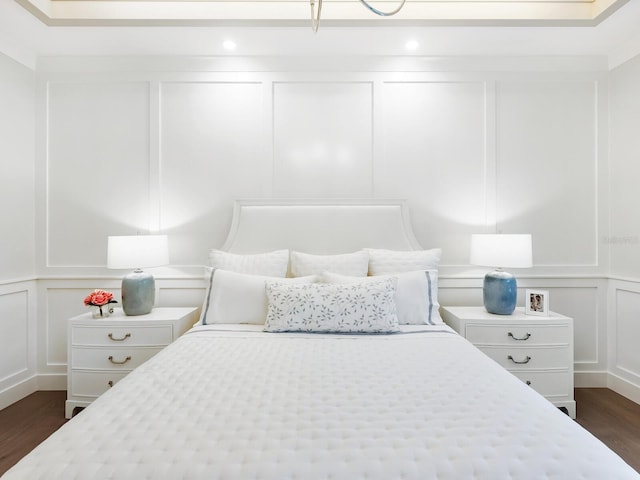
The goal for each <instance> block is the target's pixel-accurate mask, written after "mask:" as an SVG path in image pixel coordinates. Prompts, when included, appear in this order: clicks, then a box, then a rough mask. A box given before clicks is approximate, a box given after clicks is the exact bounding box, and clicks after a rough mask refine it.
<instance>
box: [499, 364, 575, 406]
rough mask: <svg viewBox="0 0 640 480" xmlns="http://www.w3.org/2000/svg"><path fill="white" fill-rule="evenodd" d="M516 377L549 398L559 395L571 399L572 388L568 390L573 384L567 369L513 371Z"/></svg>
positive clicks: (559, 397) (558, 397) (558, 396)
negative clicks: (555, 370)
mask: <svg viewBox="0 0 640 480" xmlns="http://www.w3.org/2000/svg"><path fill="white" fill-rule="evenodd" d="M511 373H512V374H514V375H515V376H516V377H518V378H519V379H520V380H522V381H523V382H525V383H526V384H527V385H529V386H530V387H531V388H533V389H534V390H535V391H536V392H538V393H539V394H540V395H543V396H544V397H547V398H548V399H549V400H553V399H556V398H557V399H561V397H565V398H570V399H573V388H571V391H569V387H568V386H569V385H573V382H572V381H571V378H569V375H570V373H569V371H567V370H565V371H557V372H522V371H518V372H514V371H511Z"/></svg>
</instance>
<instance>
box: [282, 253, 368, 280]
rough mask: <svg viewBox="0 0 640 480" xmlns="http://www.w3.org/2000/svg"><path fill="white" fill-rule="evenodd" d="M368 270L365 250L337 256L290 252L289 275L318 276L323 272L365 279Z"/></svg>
mask: <svg viewBox="0 0 640 480" xmlns="http://www.w3.org/2000/svg"><path fill="white" fill-rule="evenodd" d="M368 269H369V254H368V253H367V251H366V250H360V251H358V252H354V253H343V254H339V255H312V254H310V253H302V252H296V251H292V252H291V275H292V276H294V277H303V276H305V275H319V274H321V273H322V272H324V271H331V272H336V273H340V274H342V275H354V276H360V277H366V275H367V270H368Z"/></svg>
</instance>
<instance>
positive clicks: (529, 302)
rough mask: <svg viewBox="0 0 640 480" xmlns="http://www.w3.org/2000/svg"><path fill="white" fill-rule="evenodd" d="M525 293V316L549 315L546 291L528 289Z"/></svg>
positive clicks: (547, 293) (547, 292)
mask: <svg viewBox="0 0 640 480" xmlns="http://www.w3.org/2000/svg"><path fill="white" fill-rule="evenodd" d="M525 292H526V293H525V305H524V313H525V315H540V316H547V315H549V291H548V290H532V289H529V288H528V289H526V291H525Z"/></svg>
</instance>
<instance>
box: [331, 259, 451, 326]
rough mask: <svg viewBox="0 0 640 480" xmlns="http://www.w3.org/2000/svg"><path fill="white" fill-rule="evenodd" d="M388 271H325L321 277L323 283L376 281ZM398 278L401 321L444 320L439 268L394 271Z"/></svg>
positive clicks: (412, 323) (401, 323)
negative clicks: (355, 274)
mask: <svg viewBox="0 0 640 480" xmlns="http://www.w3.org/2000/svg"><path fill="white" fill-rule="evenodd" d="M390 277H391V276H389V275H379V276H376V277H367V278H360V277H349V276H346V275H339V274H336V273H333V272H324V273H323V274H322V276H321V277H320V281H322V282H326V283H341V284H348V283H358V282H377V281H380V279H381V278H384V279H386V278H390ZM393 277H395V278H397V279H398V284H397V289H396V313H397V315H398V323H399V324H400V325H437V324H441V323H443V321H442V317H440V311H439V309H440V304H439V303H438V271H437V270H416V271H413V272H406V273H399V274H397V275H393Z"/></svg>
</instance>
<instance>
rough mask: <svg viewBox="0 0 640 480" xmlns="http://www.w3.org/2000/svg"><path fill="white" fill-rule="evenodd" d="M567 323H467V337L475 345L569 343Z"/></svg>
mask: <svg viewBox="0 0 640 480" xmlns="http://www.w3.org/2000/svg"><path fill="white" fill-rule="evenodd" d="M569 333H570V331H569V327H568V326H567V325H531V324H527V325H482V324H477V323H475V324H467V326H466V330H465V337H466V338H467V340H469V341H470V342H471V343H473V344H474V345H517V346H529V345H568V344H569Z"/></svg>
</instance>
